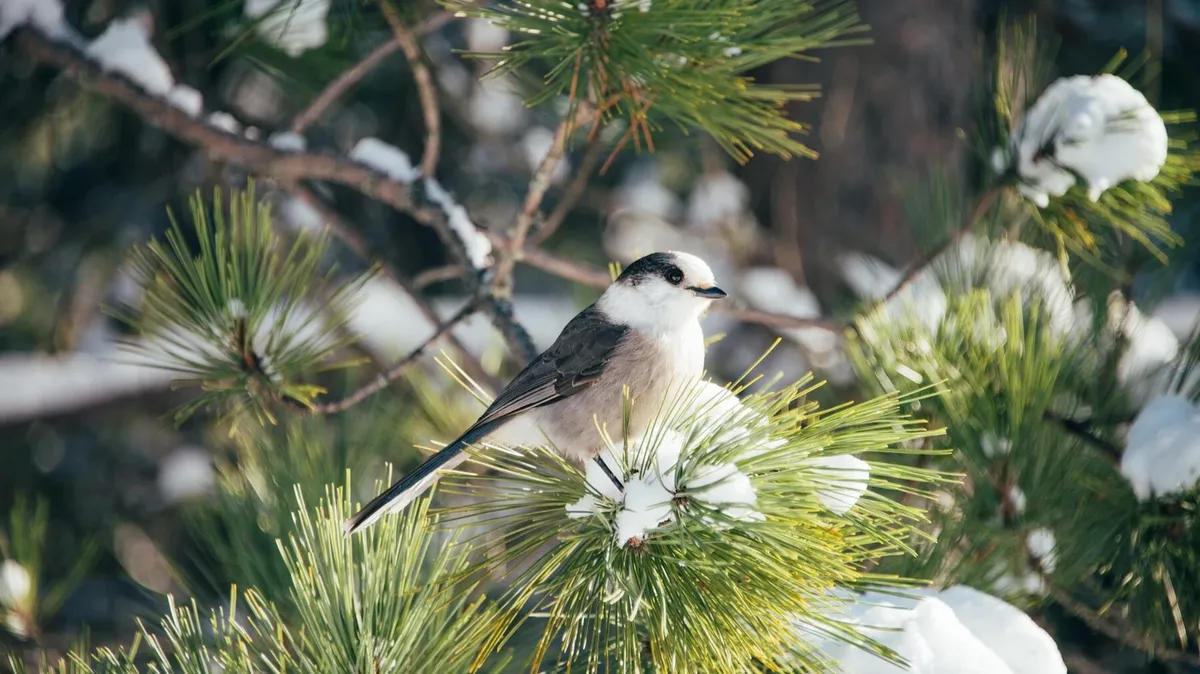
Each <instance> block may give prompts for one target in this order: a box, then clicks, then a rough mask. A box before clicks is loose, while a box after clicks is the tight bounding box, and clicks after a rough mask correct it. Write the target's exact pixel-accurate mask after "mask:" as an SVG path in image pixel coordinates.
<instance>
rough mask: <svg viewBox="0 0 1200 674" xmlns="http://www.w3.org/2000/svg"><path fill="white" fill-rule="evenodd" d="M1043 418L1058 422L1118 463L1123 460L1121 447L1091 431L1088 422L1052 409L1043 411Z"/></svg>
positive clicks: (1067, 430)
mask: <svg viewBox="0 0 1200 674" xmlns="http://www.w3.org/2000/svg"><path fill="white" fill-rule="evenodd" d="M1042 418H1043V419H1045V420H1046V421H1049V422H1051V423H1054V424H1058V425H1059V426H1061V427H1062V428H1063V430H1065V431H1066V432H1068V433H1070V434H1071V435H1074V436H1075V437H1077V438H1079V439H1081V440H1083V441H1084V442H1086V443H1088V444H1089V445H1092V446H1093V447H1095V448H1096V449H1099V450H1100V451H1101V452H1102V453H1103V454H1104V455H1105V457H1107V458H1109V459H1112V460H1113V461H1115V462H1117V463H1120V462H1121V455H1122V453H1123V452H1122V451H1121V448H1120V447H1119V446H1117V444H1116V443H1114V442H1111V441H1109V440H1105V439H1104V438H1101V437H1099V436H1097V435H1096V434H1095V433H1093V432H1092V431H1091V429H1090V428H1089V427H1088V424H1087V423H1086V422H1083V421H1076V420H1074V419H1068V418H1066V417H1061V416H1059V415H1057V414H1055V413H1054V412H1051V411H1050V410H1046V411H1045V412H1043V413H1042Z"/></svg>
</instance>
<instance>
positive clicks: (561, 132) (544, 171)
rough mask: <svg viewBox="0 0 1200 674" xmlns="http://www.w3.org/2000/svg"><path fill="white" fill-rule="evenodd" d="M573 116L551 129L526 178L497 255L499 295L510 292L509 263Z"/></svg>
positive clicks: (519, 248)
mask: <svg viewBox="0 0 1200 674" xmlns="http://www.w3.org/2000/svg"><path fill="white" fill-rule="evenodd" d="M577 116H578V115H568V116H567V117H566V118H564V119H563V120H562V122H560V123H559V125H558V128H557V129H556V130H555V131H554V140H553V141H551V143H550V150H549V151H548V152H546V156H545V157H543V158H542V161H541V163H540V164H538V167H537V170H536V171H534V173H533V179H532V180H530V181H529V189H528V191H526V192H525V205H524V206H523V207H522V208H521V212H520V213H519V214H517V221H516V223H515V224H514V225H513V228H512V234H511V236H509V238H508V245H507V246H506V247H505V249H504V250H503V252H501V253H500V254H499V255H498V256H497V259H496V265H495V276H494V277H493V278H492V287H493V288H496V289H498V290H500V291H501V294H503V295H510V294H511V293H512V271H513V266H515V265H516V263H517V261H518V258H519V257H520V254H521V253H522V252H523V251H524V250H525V239H526V237H527V236H529V228H530V227H532V226H533V220H534V216H536V215H537V213H538V209H539V208H540V207H541V205H542V199H545V198H546V191H547V190H549V189H550V180H551V178H552V177H553V176H554V169H555V168H557V167H558V163H559V162H560V161H562V156H563V148H564V147H565V146H566V144H567V137H568V136H569V135H571V130H572V129H574V128H575V118H576V117H577Z"/></svg>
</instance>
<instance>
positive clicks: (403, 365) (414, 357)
mask: <svg viewBox="0 0 1200 674" xmlns="http://www.w3.org/2000/svg"><path fill="white" fill-rule="evenodd" d="M478 308H479V302H478V300H472V301H470V302H467V304H466V306H464V307H463V308H462V309H459V310H458V313H456V314H454V316H452V317H450V319H449V320H447V321H446V322H445V323H442V324H441V325H439V326H438V328H437V330H435V331H434V333H433V334H432V335H430V337H429V339H427V340H425V341H424V342H423V343H422V344H421V345H420V346H418V347H417V348H415V349H413V350H412V351H411V352H410V353H409V354H408V355H407V356H405V357H404V358H402V359H401V360H400V362H398V363H396V364H395V365H393V366H392V367H390V368H388V369H387V370H384V371H383V372H380V373H379V374H378V375H376V376H375V378H374V379H372V380H371V382H370V383H368V384H366V385H364V386H363V387H361V388H359V389H357V390H356V391H354V392H353V393H351V394H349V395H347V396H346V397H345V398H343V399H341V400H339V401H337V402H333V403H323V404H318V405H313V406H312V408H311V411H312V413H313V414H338V413H339V412H345V411H346V410H348V409H350V408H351V407H354V406H355V405H357V404H358V403H360V402H362V401H364V400H366V399H367V398H369V397H371V396H372V395H375V394H376V393H378V392H380V391H382V390H383V389H385V388H387V386H388V384H391V383H392V382H394V381H396V380H397V379H399V378H400V377H401V376H403V374H404V373H405V372H407V371H408V368H409V367H411V366H412V364H413V363H416V362H417V361H418V360H420V359H421V356H423V355H425V351H426V350H427V349H429V347H430V346H431V345H432V344H433V343H434V342H436V341H437V340H438V339H440V338H441V337H442V336H443V335H446V334H447V333H449V332H450V331H451V330H452V329H453V328H454V327H455V326H456V325H458V324H459V323H461V322H462V321H463V320H465V319H466V318H468V317H469V316H470V315H471V314H473V313H475V311H476V310H477V309H478Z"/></svg>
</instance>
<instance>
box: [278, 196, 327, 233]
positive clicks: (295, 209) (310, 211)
mask: <svg viewBox="0 0 1200 674" xmlns="http://www.w3.org/2000/svg"><path fill="white" fill-rule="evenodd" d="M280 215H282V216H283V221H284V222H286V223H287V224H288V225H289V226H290V227H292V228H294V229H295V230H297V231H309V232H319V231H321V230H322V229H324V227H325V217H324V216H322V215H321V212H320V211H318V210H317V209H315V208H313V207H312V206H310V205H309V204H308V202H306V201H304V200H303V199H300V198H299V197H293V196H289V197H287V198H285V199H284V200H283V205H282V206H281V208H280Z"/></svg>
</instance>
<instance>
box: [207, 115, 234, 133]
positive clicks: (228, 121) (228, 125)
mask: <svg viewBox="0 0 1200 674" xmlns="http://www.w3.org/2000/svg"><path fill="white" fill-rule="evenodd" d="M208 124H209V126H213V127H216V128H218V129H221V130H222V131H227V132H229V133H232V134H234V135H237V134H239V133H241V132H242V125H241V124H240V123H239V122H238V121H237V119H235V118H234V116H233V115H231V114H229V113H228V112H221V111H217V112H214V113H212V114H210V115H209V116H208Z"/></svg>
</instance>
